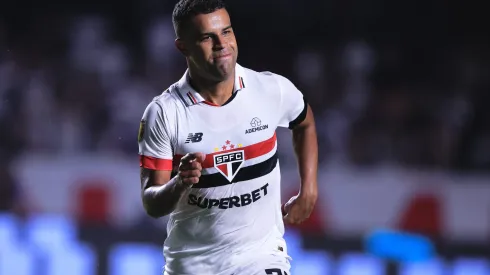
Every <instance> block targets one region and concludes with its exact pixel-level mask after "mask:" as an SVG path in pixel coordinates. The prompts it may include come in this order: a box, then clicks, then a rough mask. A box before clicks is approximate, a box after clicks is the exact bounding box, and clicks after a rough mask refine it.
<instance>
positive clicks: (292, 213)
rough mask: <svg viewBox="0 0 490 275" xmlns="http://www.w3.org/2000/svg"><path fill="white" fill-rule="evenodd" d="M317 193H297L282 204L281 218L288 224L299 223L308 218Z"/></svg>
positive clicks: (313, 206)
mask: <svg viewBox="0 0 490 275" xmlns="http://www.w3.org/2000/svg"><path fill="white" fill-rule="evenodd" d="M316 199H317V194H301V193H300V194H299V195H296V196H294V197H292V198H291V199H289V201H288V202H287V203H285V204H284V205H283V208H282V212H283V215H284V217H283V219H284V222H286V223H289V224H300V223H302V222H304V221H305V220H306V219H308V218H309V217H310V215H311V212H312V211H313V208H315V203H316Z"/></svg>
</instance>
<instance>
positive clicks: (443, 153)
mask: <svg viewBox="0 0 490 275" xmlns="http://www.w3.org/2000/svg"><path fill="white" fill-rule="evenodd" d="M163 2H164V3H166V2H165V1H163ZM379 2H382V1H379ZM74 3H75V2H74ZM76 3H78V2H76ZM90 3H91V2H90ZM111 3H112V2H111ZM141 3H145V6H144V7H141V6H143V4H141V5H140V6H135V5H136V4H134V3H133V5H129V6H127V7H126V10H125V12H123V13H120V14H118V13H116V12H114V14H118V15H117V16H116V15H114V16H107V12H108V10H110V7H108V6H107V5H109V4H107V5H106V6H104V7H105V11H106V13H95V12H82V13H74V12H72V13H66V14H64V13H56V12H51V13H45V14H43V13H42V11H41V12H40V13H39V14H35V15H33V16H31V15H29V14H27V15H26V16H25V17H21V19H18V18H17V17H16V16H15V15H14V14H10V15H9V14H8V12H5V11H6V10H4V15H5V17H4V18H5V20H0V98H1V100H0V125H1V129H2V130H3V131H2V133H1V134H0V155H1V159H2V162H3V163H9V161H10V160H12V159H14V158H15V157H16V156H18V155H20V154H25V153H40V154H79V153H87V152H88V153H92V152H96V153H105V152H110V153H117V154H124V155H126V156H127V157H132V158H133V157H135V156H136V154H137V145H136V135H137V130H138V124H139V120H140V118H141V116H142V113H143V110H144V108H145V106H146V105H147V104H148V103H149V101H150V100H151V99H152V98H153V97H154V96H156V95H158V94H160V93H161V92H162V91H163V90H164V89H165V88H166V87H168V86H169V85H170V84H172V83H173V82H175V81H177V80H178V79H179V78H180V77H181V75H182V74H183V72H184V70H185V68H186V64H185V62H184V59H183V57H181V56H180V54H179V53H178V52H177V51H176V49H175V47H174V43H173V40H174V33H173V28H172V24H171V17H170V11H171V7H172V5H173V3H166V4H158V3H157V1H143V2H141ZM288 3H289V2H288ZM319 3H320V2H319ZM325 3H328V2H325ZM373 3H376V2H373ZM78 4H80V3H78ZM101 5H102V4H101ZM294 5H295V4H293V3H289V4H287V3H284V5H283V8H284V11H276V16H277V18H289V17H291V16H296V17H294V18H292V19H291V20H285V21H284V20H283V21H281V20H280V19H278V20H270V18H268V17H266V16H265V15H264V16H261V15H260V14H259V15H260V16H259V15H257V17H256V18H264V19H257V20H254V21H253V22H251V21H250V18H251V17H250V16H252V14H253V13H251V11H248V12H246V5H245V2H242V1H237V3H234V4H233V9H231V11H232V20H233V22H234V26H235V29H236V30H235V31H236V33H237V38H238V43H239V49H240V54H239V63H240V64H241V65H243V66H245V67H249V68H251V69H254V70H257V71H266V70H267V71H273V72H275V73H279V74H282V75H284V76H286V77H288V78H290V79H291V80H292V81H293V82H294V83H295V84H296V85H297V86H298V88H299V89H300V90H301V91H303V92H304V94H305V95H306V96H307V98H308V99H309V102H310V104H311V105H312V107H313V110H314V112H315V114H316V119H317V125H318V132H319V139H320V150H321V152H320V161H321V162H327V163H328V162H329V161H332V162H337V163H342V164H346V165H362V166H366V165H368V166H369V165H379V164H395V165H401V166H406V167H415V168H429V169H451V170H468V169H470V170H478V169H479V170H485V169H487V170H488V169H490V108H489V107H488V106H489V104H490V92H489V91H490V78H489V77H488V76H489V75H490V51H488V48H487V45H488V43H486V42H487V41H481V40H478V39H476V40H475V39H472V38H471V37H470V38H468V39H461V40H460V42H461V43H453V42H451V41H446V40H445V37H446V36H441V35H442V33H444V29H445V28H446V27H447V26H445V25H444V24H442V23H438V18H437V17H435V18H434V19H433V21H427V20H429V19H427V18H429V16H426V17H424V18H426V19H425V21H424V20H423V19H421V20H422V21H421V20H418V21H417V22H416V23H414V24H412V27H411V28H410V27H407V26H405V25H403V24H401V23H400V22H402V21H403V20H401V19H400V20H398V21H397V20H395V21H392V22H393V24H394V25H395V26H396V27H393V28H394V29H395V30H396V28H400V29H399V31H389V30H390V29H389V26H388V27H387V28H385V29H384V30H386V31H388V32H387V33H381V34H379V33H372V32H371V33H370V31H369V28H359V27H355V26H363V22H365V23H366V22H367V23H366V24H368V23H369V22H375V21H377V20H378V21H381V22H385V23H386V20H390V18H392V19H393V18H395V17H396V15H390V16H391V17H388V18H386V16H385V17H383V16H382V15H380V14H377V13H376V12H378V13H380V12H379V11H377V10H376V5H373V6H372V7H370V8H371V9H365V14H364V13H359V14H356V13H355V12H350V13H347V15H346V18H347V19H344V20H346V21H342V20H340V19H339V18H342V17H340V16H338V15H337V16H335V15H334V14H331V15H332V16H331V17H325V18H321V17H320V16H317V17H314V18H316V19H312V18H311V16H313V14H310V15H311V16H306V15H305V16H304V17H302V18H299V17H301V16H302V15H300V14H297V13H293V12H292V11H293V10H295V9H297V8H299V7H293V6H294ZM319 5H327V4H319ZM153 7H155V8H153ZM157 7H158V9H157ZM120 8H121V7H120V6H119V7H118V9H120ZM324 8H325V7H324ZM340 8H346V7H343V6H340ZM129 9H134V10H133V11H134V12H133V13H131V10H129ZM45 10H47V9H45ZM152 10H158V11H161V10H164V11H166V12H150V11H152ZM356 10H359V9H356ZM241 11H243V12H241ZM271 11H274V9H273V7H269V6H267V7H264V8H263V9H261V12H262V13H264V14H266V13H268V12H271ZM303 11H304V12H306V10H303ZM309 12H310V13H318V10H315V9H310V10H309ZM330 13H332V12H330ZM377 16H378V17H377ZM348 18H356V20H357V21H356V20H353V21H352V22H354V21H355V22H357V23H356V24H357V25H356V24H354V23H352V24H354V25H355V26H351V25H352V24H351V25H350V24H349V23H348V22H347V20H348ZM383 18H384V19H383ZM267 20H268V21H267ZM321 20H324V21H321ZM335 20H337V21H335ZM363 20H364V21H363ZM383 20H385V21H383ZM281 22H282V23H281ZM322 22H323V23H322ZM334 22H337V23H338V24H340V25H341V26H344V27H345V33H344V34H341V33H342V29H338V28H337V29H336V28H335V26H334V25H333V24H332V23H334ZM424 22H425V23H424ZM397 23H398V25H397ZM322 24H325V26H326V27H325V28H322V27H321V25H322ZM380 24H383V23H380ZM407 24H408V23H407ZM424 24H428V25H424ZM431 24H432V25H431ZM387 25H388V24H387ZM429 25H430V27H427V26H429ZM312 26H313V27H312ZM403 26H405V27H403ZM332 29H336V30H337V32H336V33H328V32H329V30H332ZM381 30H383V28H381ZM430 33H436V34H439V36H441V37H439V36H437V37H435V36H431V35H430ZM474 37H479V36H478V34H476V35H475V36H474ZM282 153H283V154H285V156H283V157H284V158H285V159H293V158H292V155H291V154H292V152H291V151H288V150H285V151H284V152H282ZM5 167H8V165H5V166H4V165H1V166H0V169H7V168H5ZM2 173H3V172H1V173H0V174H2ZM2 178H5V179H7V177H2ZM2 182H6V181H2ZM6 185H8V184H3V185H2V188H4V187H3V186H6ZM5 188H8V187H5ZM9 190H11V191H10V192H13V193H15V190H14V188H10V189H9ZM0 193H1V194H4V192H3V191H1V192H0ZM2 201H3V200H2Z"/></svg>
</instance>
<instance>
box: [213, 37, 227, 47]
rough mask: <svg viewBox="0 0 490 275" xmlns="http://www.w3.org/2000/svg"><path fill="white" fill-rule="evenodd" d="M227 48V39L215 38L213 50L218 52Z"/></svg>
mask: <svg viewBox="0 0 490 275" xmlns="http://www.w3.org/2000/svg"><path fill="white" fill-rule="evenodd" d="M225 46H226V39H225V38H224V37H222V36H216V37H215V38H214V45H213V48H214V49H215V50H217V51H219V50H222V49H224V48H225Z"/></svg>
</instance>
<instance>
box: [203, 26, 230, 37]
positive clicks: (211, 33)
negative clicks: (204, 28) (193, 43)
mask: <svg viewBox="0 0 490 275" xmlns="http://www.w3.org/2000/svg"><path fill="white" fill-rule="evenodd" d="M229 29H231V25H229V26H228V27H224V28H223V29H222V30H221V31H226V30H229ZM213 34H214V33H213V32H205V33H201V35H213Z"/></svg>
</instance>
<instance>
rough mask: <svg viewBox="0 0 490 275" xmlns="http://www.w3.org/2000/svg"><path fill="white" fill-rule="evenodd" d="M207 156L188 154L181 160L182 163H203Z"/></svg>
mask: <svg viewBox="0 0 490 275" xmlns="http://www.w3.org/2000/svg"><path fill="white" fill-rule="evenodd" d="M205 157H206V155H205V154H203V153H199V152H197V153H188V154H186V155H185V156H183V157H182V158H181V159H180V162H181V163H190V162H191V161H194V160H195V161H198V162H203V161H204V159H205Z"/></svg>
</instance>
